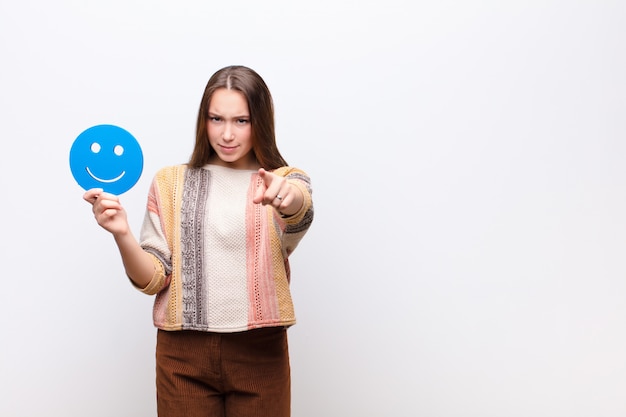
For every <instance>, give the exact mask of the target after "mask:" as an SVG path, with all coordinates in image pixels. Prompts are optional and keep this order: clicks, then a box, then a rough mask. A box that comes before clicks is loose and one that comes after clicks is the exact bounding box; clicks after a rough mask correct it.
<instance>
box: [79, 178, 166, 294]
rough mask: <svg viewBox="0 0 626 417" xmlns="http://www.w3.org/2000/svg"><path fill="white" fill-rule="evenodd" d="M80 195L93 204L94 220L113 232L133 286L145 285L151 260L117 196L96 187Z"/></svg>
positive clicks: (141, 286)
mask: <svg viewBox="0 0 626 417" xmlns="http://www.w3.org/2000/svg"><path fill="white" fill-rule="evenodd" d="M83 198H84V199H85V201H87V202H88V203H90V204H91V205H92V206H93V213H94V217H95V218H96V221H97V222H98V224H99V225H100V226H101V227H102V228H103V229H105V230H107V231H108V232H109V233H111V234H112V235H113V238H114V239H115V243H116V244H117V247H118V249H119V252H120V255H121V257H122V263H123V264H124V268H125V270H126V274H127V275H128V277H129V278H130V279H131V280H132V281H133V283H134V284H135V285H136V286H137V287H139V288H145V287H146V286H147V285H148V284H149V283H150V281H151V280H152V277H153V276H154V271H155V268H154V263H153V262H152V258H151V257H150V255H148V253H146V252H145V251H144V250H143V249H142V248H141V246H140V245H139V242H138V241H137V239H136V238H135V237H134V236H133V234H132V232H131V230H130V227H129V225H128V218H127V216H126V211H125V210H124V207H122V205H121V204H120V201H119V198H118V197H117V196H115V195H113V194H109V193H105V192H103V191H102V189H98V188H95V189H92V190H89V191H87V192H86V193H85V195H84V196H83Z"/></svg>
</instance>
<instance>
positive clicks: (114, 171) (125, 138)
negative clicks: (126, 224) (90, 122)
mask: <svg viewBox="0 0 626 417" xmlns="http://www.w3.org/2000/svg"><path fill="white" fill-rule="evenodd" d="M70 169H71V171H72V175H73V176H74V179H75V180H76V182H78V185H80V186H81V187H83V188H84V189H85V190H89V189H92V188H102V189H103V190H104V191H105V192H107V193H111V194H116V195H120V194H122V193H125V192H126V191H128V190H130V189H131V188H132V187H133V186H134V185H135V184H136V183H137V181H138V180H139V177H141V172H142V171H143V152H142V151H141V147H140V146H139V142H137V140H136V139H135V137H134V136H133V135H131V134H130V133H129V132H128V131H126V130H124V129H122V128H121V127H118V126H113V125H97V126H93V127H90V128H89V129H87V130H85V131H84V132H82V133H81V134H80V135H78V137H77V138H76V140H74V143H73V144H72V148H71V149H70Z"/></svg>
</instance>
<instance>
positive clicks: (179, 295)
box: [140, 165, 313, 332]
mask: <svg viewBox="0 0 626 417" xmlns="http://www.w3.org/2000/svg"><path fill="white" fill-rule="evenodd" d="M273 173H274V174H277V175H281V176H283V177H286V178H287V180H288V181H289V183H290V184H291V185H293V186H295V187H297V188H298V189H299V190H300V191H301V192H302V194H303V196H304V204H303V205H302V207H301V209H300V210H299V211H298V212H297V213H295V214H293V215H291V216H286V217H285V216H281V215H280V213H278V212H277V211H276V210H275V209H274V208H273V207H271V206H269V205H267V206H263V205H261V204H254V203H253V202H252V197H253V195H254V191H255V189H256V187H257V186H259V185H260V184H261V182H262V179H261V178H260V177H259V175H258V174H257V173H256V172H250V174H249V175H250V185H249V186H248V191H247V194H248V195H247V200H246V201H247V202H246V207H245V209H243V210H245V229H246V230H245V248H243V249H242V251H244V253H245V259H246V265H245V266H242V268H243V270H245V276H246V277H245V280H246V284H245V288H246V290H245V292H247V294H246V298H247V300H239V302H240V303H243V304H244V305H245V306H246V307H247V308H246V310H247V312H246V311H242V312H240V313H241V314H245V315H247V319H246V320H245V321H247V323H244V324H242V323H241V320H240V321H239V322H237V323H236V324H233V325H220V326H215V324H212V323H211V322H210V320H208V317H209V312H210V311H211V309H212V308H216V306H212V305H210V303H208V302H207V300H206V297H204V296H203V294H205V291H209V290H210V289H207V288H204V287H205V286H207V277H206V276H205V275H206V271H204V270H203V266H202V265H203V259H202V258H203V250H205V249H204V248H203V247H202V245H201V244H200V243H201V242H200V241H201V239H202V236H203V235H202V230H203V229H204V226H203V219H204V217H203V216H204V213H203V210H204V209H205V206H206V201H207V200H208V198H210V195H211V189H210V188H211V187H210V185H209V184H210V183H211V181H210V179H211V171H210V170H209V169H205V168H189V167H188V166H187V165H176V166H170V167H166V168H163V169H161V170H160V171H158V172H157V174H156V175H155V177H154V179H153V182H152V185H151V187H150V192H149V194H148V203H147V210H146V215H145V218H144V223H143V225H142V230H141V236H140V242H141V246H142V248H143V249H144V251H146V252H147V253H148V254H149V255H150V256H151V258H152V260H153V263H154V267H155V272H154V275H153V277H152V280H151V281H150V283H149V284H148V285H147V286H146V287H145V288H143V289H140V290H141V291H142V292H144V293H146V294H150V295H152V294H156V298H155V302H154V309H153V320H154V325H155V326H156V327H157V328H159V329H163V330H200V331H215V332H236V331H243V330H249V329H254V328H260V327H270V326H285V327H286V326H291V325H293V324H295V321H296V319H295V314H294V307H293V301H292V298H291V293H290V290H289V283H290V268H289V260H288V257H289V255H290V254H291V253H292V252H293V250H294V249H295V248H296V246H297V245H298V243H299V242H300V240H301V239H302V237H303V236H304V234H305V233H306V231H307V230H308V228H309V226H310V225H311V222H312V221H313V202H312V198H311V193H312V190H311V186H310V179H309V177H308V176H307V175H306V173H304V172H303V171H301V170H299V169H297V168H293V167H281V168H278V169H276V170H274V171H273ZM226 262H228V260H226ZM207 304H208V305H207Z"/></svg>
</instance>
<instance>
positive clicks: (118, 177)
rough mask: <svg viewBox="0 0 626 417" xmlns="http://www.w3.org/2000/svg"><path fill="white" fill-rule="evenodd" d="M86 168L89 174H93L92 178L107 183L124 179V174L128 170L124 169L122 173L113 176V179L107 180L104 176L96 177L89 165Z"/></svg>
mask: <svg viewBox="0 0 626 417" xmlns="http://www.w3.org/2000/svg"><path fill="white" fill-rule="evenodd" d="M85 169H86V170H87V174H89V175H90V176H91V178H93V179H94V180H96V181H100V182H104V183H106V184H110V183H112V182H117V181H119V180H121V179H122V177H123V176H124V174H126V171H122V173H121V174H120V175H118V176H117V177H115V178H112V179H110V180H105V179H103V178H100V177H96V176H95V175H94V174H93V172H91V170H90V169H89V167H85Z"/></svg>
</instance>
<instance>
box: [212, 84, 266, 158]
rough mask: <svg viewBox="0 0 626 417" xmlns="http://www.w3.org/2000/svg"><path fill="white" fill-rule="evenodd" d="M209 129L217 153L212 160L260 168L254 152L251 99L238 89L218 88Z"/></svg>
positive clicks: (214, 95) (213, 100) (213, 98)
mask: <svg viewBox="0 0 626 417" xmlns="http://www.w3.org/2000/svg"><path fill="white" fill-rule="evenodd" d="M208 116H209V117H208V119H207V132H208V135H209V143H210V144H211V147H212V148H213V150H215V153H214V154H212V155H211V158H210V161H209V162H210V163H212V164H216V165H222V166H225V167H230V168H235V169H257V168H259V164H258V162H257V161H256V158H255V156H254V152H252V126H251V124H250V112H249V111H248V102H247V101H246V98H245V97H244V95H243V94H242V93H240V92H239V91H236V90H228V89H226V88H220V89H218V90H215V92H214V93H213V95H212V96H211V101H210V102H209V114H208Z"/></svg>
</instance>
